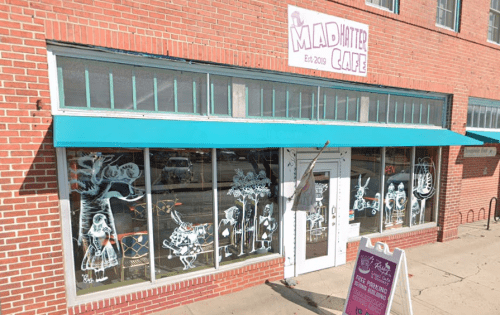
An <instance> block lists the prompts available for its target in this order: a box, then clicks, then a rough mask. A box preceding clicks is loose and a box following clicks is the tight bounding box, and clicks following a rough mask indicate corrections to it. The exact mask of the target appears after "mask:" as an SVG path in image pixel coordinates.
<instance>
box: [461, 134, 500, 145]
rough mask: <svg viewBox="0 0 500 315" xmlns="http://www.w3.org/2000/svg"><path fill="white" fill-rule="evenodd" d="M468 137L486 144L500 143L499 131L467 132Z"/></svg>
mask: <svg viewBox="0 0 500 315" xmlns="http://www.w3.org/2000/svg"><path fill="white" fill-rule="evenodd" d="M466 135H467V137H471V138H474V139H476V140H479V141H482V142H484V143H500V132H499V131H497V132H495V131H467V133H466Z"/></svg>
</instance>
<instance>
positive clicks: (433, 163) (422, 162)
mask: <svg viewBox="0 0 500 315" xmlns="http://www.w3.org/2000/svg"><path fill="white" fill-rule="evenodd" d="M437 159H438V148H436V147H428V148H416V153H415V168H414V175H413V194H412V201H411V218H410V219H411V225H417V224H423V223H427V222H433V221H436V218H435V217H434V211H433V210H434V205H435V202H436V198H435V194H436V189H437V187H436V185H437V169H436V167H437Z"/></svg>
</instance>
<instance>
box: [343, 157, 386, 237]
mask: <svg viewBox="0 0 500 315" xmlns="http://www.w3.org/2000/svg"><path fill="white" fill-rule="evenodd" d="M381 157H382V154H381V149H380V148H352V150H351V190H350V192H351V193H350V197H351V199H350V200H351V201H350V208H349V212H350V213H349V224H353V223H359V224H360V235H364V234H370V233H376V232H379V231H380V215H381V214H380V202H381V201H382V198H381V196H380V194H381V188H382V186H381V180H380V179H381V169H382V159H381Z"/></svg>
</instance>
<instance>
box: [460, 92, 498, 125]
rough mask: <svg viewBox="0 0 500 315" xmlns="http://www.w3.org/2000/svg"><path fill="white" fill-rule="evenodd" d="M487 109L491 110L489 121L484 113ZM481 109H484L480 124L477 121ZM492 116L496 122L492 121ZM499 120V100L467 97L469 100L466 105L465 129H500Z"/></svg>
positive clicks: (479, 119)
mask: <svg viewBox="0 0 500 315" xmlns="http://www.w3.org/2000/svg"><path fill="white" fill-rule="evenodd" d="M488 109H489V110H491V112H490V117H489V121H487V119H486V113H487V111H488ZM483 110H484V119H482V120H483V122H482V124H481V126H480V125H479V122H480V121H481V114H482V113H483ZM469 113H470V116H469ZM469 117H470V119H469ZM494 118H495V119H496V122H493V119H494ZM499 120H500V101H498V100H491V99H484V98H476V97H469V102H468V105H467V122H466V128H467V130H487V131H492V130H500V121H499Z"/></svg>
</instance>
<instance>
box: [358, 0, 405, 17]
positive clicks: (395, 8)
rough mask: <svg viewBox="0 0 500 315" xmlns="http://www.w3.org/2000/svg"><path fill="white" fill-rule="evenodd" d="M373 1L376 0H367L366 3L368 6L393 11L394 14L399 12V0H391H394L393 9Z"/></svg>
mask: <svg viewBox="0 0 500 315" xmlns="http://www.w3.org/2000/svg"><path fill="white" fill-rule="evenodd" d="M373 1H374V0H365V4H366V5H367V6H370V7H373V8H377V9H381V10H384V11H387V12H391V13H394V14H399V0H391V1H392V10H391V9H389V8H388V7H385V6H383V5H380V4H376V3H373ZM380 1H382V0H378V2H380Z"/></svg>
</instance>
